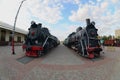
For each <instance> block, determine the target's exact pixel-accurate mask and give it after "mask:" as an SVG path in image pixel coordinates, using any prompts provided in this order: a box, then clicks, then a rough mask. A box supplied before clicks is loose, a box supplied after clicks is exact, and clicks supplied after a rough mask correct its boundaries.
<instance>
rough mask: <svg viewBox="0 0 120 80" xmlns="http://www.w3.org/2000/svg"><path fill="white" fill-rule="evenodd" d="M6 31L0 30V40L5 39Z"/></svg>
mask: <svg viewBox="0 0 120 80" xmlns="http://www.w3.org/2000/svg"><path fill="white" fill-rule="evenodd" d="M5 36H6V31H5V30H1V41H5Z"/></svg>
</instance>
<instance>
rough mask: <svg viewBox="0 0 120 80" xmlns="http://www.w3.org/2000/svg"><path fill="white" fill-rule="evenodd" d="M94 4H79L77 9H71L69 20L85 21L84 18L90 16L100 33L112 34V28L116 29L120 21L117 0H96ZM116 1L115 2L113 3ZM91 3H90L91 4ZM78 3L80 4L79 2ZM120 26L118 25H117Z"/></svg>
mask: <svg viewBox="0 0 120 80" xmlns="http://www.w3.org/2000/svg"><path fill="white" fill-rule="evenodd" d="M97 2H99V3H96V4H93V3H92V2H90V3H86V4H84V5H82V4H81V5H82V6H79V8H78V10H76V11H71V15H70V16H69V20H71V21H72V22H81V23H83V22H85V19H86V18H90V19H91V20H94V21H95V22H97V23H96V24H97V25H96V27H97V28H99V29H100V30H99V34H100V35H106V34H107V35H108V33H109V34H112V35H113V34H114V30H115V29H118V28H117V27H118V25H119V21H120V15H119V14H120V10H119V8H118V7H119V6H118V5H119V4H120V2H118V0H115V1H114V0H111V1H110V0H104V1H101V0H97ZM113 2H114V3H116V4H113ZM91 3H92V4H91ZM79 5H80V4H79ZM119 28H120V27H119Z"/></svg>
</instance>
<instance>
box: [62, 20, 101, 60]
mask: <svg viewBox="0 0 120 80" xmlns="http://www.w3.org/2000/svg"><path fill="white" fill-rule="evenodd" d="M86 23H87V26H86V27H85V28H84V29H82V27H78V28H77V29H76V32H73V33H71V34H70V35H69V36H68V37H67V38H66V39H65V40H64V42H63V44H64V45H66V46H67V47H69V48H73V49H74V50H76V51H77V52H78V53H79V54H80V55H82V56H84V57H88V58H95V57H99V56H100V52H101V51H102V48H101V46H100V41H99V39H98V38H97V37H98V33H97V31H98V29H96V28H95V22H90V19H86Z"/></svg>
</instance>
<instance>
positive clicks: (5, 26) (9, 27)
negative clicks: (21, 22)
mask: <svg viewBox="0 0 120 80" xmlns="http://www.w3.org/2000/svg"><path fill="white" fill-rule="evenodd" d="M0 28H4V29H7V30H10V31H12V30H13V26H11V25H9V24H7V23H4V22H1V21H0ZM15 32H18V33H21V34H27V33H28V32H27V31H25V30H22V29H20V28H17V27H16V28H15Z"/></svg>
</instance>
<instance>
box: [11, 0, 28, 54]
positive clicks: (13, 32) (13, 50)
mask: <svg viewBox="0 0 120 80" xmlns="http://www.w3.org/2000/svg"><path fill="white" fill-rule="evenodd" d="M24 1H26V0H23V1H21V4H20V6H19V8H18V11H17V14H16V16H15V21H14V26H13V31H12V54H15V48H14V35H15V26H16V21H17V17H18V14H19V11H20V8H21V6H22V4H23V2H24Z"/></svg>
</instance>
